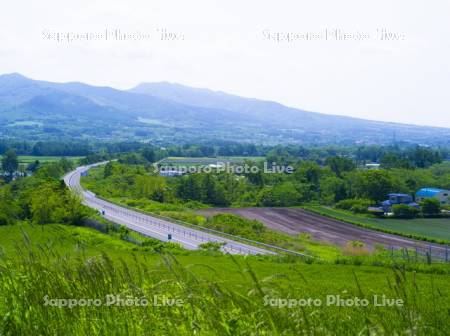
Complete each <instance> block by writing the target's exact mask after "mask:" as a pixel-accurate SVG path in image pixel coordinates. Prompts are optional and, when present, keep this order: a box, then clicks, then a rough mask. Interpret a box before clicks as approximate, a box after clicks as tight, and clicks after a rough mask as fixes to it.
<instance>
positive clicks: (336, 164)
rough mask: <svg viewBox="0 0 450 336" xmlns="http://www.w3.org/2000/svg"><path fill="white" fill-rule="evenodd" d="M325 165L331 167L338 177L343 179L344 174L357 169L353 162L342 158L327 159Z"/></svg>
mask: <svg viewBox="0 0 450 336" xmlns="http://www.w3.org/2000/svg"><path fill="white" fill-rule="evenodd" d="M325 164H326V165H327V166H329V167H330V169H331V170H332V171H333V173H335V174H336V176H337V177H341V176H342V174H343V173H344V172H348V171H351V170H353V169H355V167H356V166H355V164H354V162H353V160H350V159H348V158H345V157H340V156H332V157H329V158H327V159H326V160H325Z"/></svg>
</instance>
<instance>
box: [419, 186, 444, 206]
mask: <svg viewBox="0 0 450 336" xmlns="http://www.w3.org/2000/svg"><path fill="white" fill-rule="evenodd" d="M449 196H450V191H449V190H445V189H438V188H422V189H420V190H419V191H418V192H416V202H422V201H423V200H424V199H427V198H435V199H437V200H438V201H439V203H441V204H442V205H448V204H450V199H449Z"/></svg>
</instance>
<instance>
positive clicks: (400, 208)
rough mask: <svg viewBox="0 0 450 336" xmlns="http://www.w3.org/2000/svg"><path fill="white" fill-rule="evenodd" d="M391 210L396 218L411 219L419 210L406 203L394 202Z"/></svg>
mask: <svg viewBox="0 0 450 336" xmlns="http://www.w3.org/2000/svg"><path fill="white" fill-rule="evenodd" d="M392 212H393V213H394V217H396V218H404V219H411V218H414V217H416V216H417V214H418V213H419V210H417V209H416V208H414V207H412V206H409V205H406V204H394V205H393V206H392Z"/></svg>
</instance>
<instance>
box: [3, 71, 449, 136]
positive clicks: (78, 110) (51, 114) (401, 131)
mask: <svg viewBox="0 0 450 336" xmlns="http://www.w3.org/2000/svg"><path fill="white" fill-rule="evenodd" d="M394 134H395V135H396V138H397V140H399V141H402V142H407V143H419V144H429V145H436V144H439V145H450V129H446V128H437V127H421V126H413V125H403V124H395V123H387V122H376V121H368V120H363V119H357V118H350V117H343V116H334V115H327V114H321V113H315V112H308V111H303V110H300V109H295V108H291V107H287V106H284V105H282V104H279V103H276V102H270V101H264V100H258V99H250V98H244V97H239V96H235V95H230V94H227V93H224V92H217V91H211V90H208V89H197V88H192V87H188V86H183V85H180V84H171V83H167V82H163V83H143V84H140V85H138V86H136V87H135V88H133V89H131V90H128V91H122V90H117V89H114V88H110V87H97V86H92V85H87V84H84V83H75V82H73V83H52V82H46V81H39V80H32V79H29V78H26V77H24V76H22V75H20V74H8V75H2V76H0V136H3V137H12V138H20V139H34V140H39V139H49V138H51V139H61V138H70V139H73V138H77V139H78V138H92V139H99V140H151V141H153V142H156V143H182V142H194V141H195V142H198V141H205V142H208V141H211V140H230V141H247V142H248V141H251V142H257V143H266V144H275V143H305V144H306V143H315V144H355V143H369V144H386V143H390V142H391V141H392V137H393V135H394Z"/></svg>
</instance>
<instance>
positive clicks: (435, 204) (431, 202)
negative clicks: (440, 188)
mask: <svg viewBox="0 0 450 336" xmlns="http://www.w3.org/2000/svg"><path fill="white" fill-rule="evenodd" d="M420 206H421V207H422V214H424V215H425V216H436V215H439V214H440V213H441V204H440V203H439V201H438V200H437V199H435V198H426V199H424V200H423V201H422V202H421V203H420Z"/></svg>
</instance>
